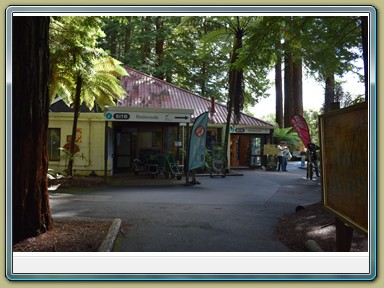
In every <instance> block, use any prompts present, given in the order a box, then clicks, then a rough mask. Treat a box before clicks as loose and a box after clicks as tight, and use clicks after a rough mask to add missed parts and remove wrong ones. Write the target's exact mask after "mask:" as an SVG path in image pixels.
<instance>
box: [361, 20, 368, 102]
mask: <svg viewBox="0 0 384 288" xmlns="http://www.w3.org/2000/svg"><path fill="white" fill-rule="evenodd" d="M360 18H361V41H362V42H363V60H364V84H365V101H368V85H369V82H368V72H369V71H368V61H369V58H368V17H367V16H361V17H360Z"/></svg>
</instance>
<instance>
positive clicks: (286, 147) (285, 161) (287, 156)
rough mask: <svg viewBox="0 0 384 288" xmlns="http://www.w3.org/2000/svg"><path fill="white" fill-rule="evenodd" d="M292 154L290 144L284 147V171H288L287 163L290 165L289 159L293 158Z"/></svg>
mask: <svg viewBox="0 0 384 288" xmlns="http://www.w3.org/2000/svg"><path fill="white" fill-rule="evenodd" d="M291 158H292V154H291V151H289V149H288V146H286V145H285V146H284V147H283V156H282V159H283V165H282V171H284V172H287V165H288V160H291Z"/></svg>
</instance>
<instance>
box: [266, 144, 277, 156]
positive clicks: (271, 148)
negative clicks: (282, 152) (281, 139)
mask: <svg viewBox="0 0 384 288" xmlns="http://www.w3.org/2000/svg"><path fill="white" fill-rule="evenodd" d="M264 155H277V147H276V145H270V144H266V145H264Z"/></svg>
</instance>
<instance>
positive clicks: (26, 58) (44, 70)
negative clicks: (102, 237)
mask: <svg viewBox="0 0 384 288" xmlns="http://www.w3.org/2000/svg"><path fill="white" fill-rule="evenodd" d="M12 35H13V45H12V142H13V143H12V185H13V187H12V242H13V244H15V243H17V242H19V241H21V240H23V239H26V238H29V237H33V236H36V235H39V234H40V233H44V232H46V231H47V230H50V229H51V228H52V227H53V220H52V217H51V211H50V207H49V194H48V184H47V172H48V153H47V131H48V112H49V104H50V103H49V89H48V88H49V86H48V85H49V84H48V83H49V81H48V75H49V71H48V69H49V17H21V16H20V17H18V16H16V17H13V34H12Z"/></svg>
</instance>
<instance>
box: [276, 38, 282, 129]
mask: <svg viewBox="0 0 384 288" xmlns="http://www.w3.org/2000/svg"><path fill="white" fill-rule="evenodd" d="M276 54H277V61H276V64H275V89H276V123H277V124H278V125H279V127H280V128H283V127H284V113H283V81H282V79H281V55H280V41H277V45H276Z"/></svg>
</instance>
